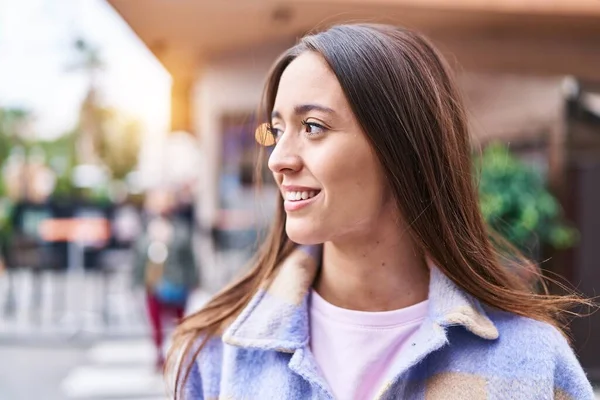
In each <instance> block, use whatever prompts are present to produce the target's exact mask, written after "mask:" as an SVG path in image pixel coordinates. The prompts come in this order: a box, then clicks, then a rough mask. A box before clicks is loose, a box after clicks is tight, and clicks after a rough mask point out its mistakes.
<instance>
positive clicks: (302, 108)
mask: <svg viewBox="0 0 600 400" xmlns="http://www.w3.org/2000/svg"><path fill="white" fill-rule="evenodd" d="M310 111H321V112H324V113H326V114H335V111H334V110H333V109H332V108H329V107H325V106H321V105H318V104H299V105H297V106H295V107H294V114H296V115H304V114H307V113H308V112H310ZM271 118H280V119H281V118H282V117H281V114H280V113H279V112H278V111H273V112H272V113H271Z"/></svg>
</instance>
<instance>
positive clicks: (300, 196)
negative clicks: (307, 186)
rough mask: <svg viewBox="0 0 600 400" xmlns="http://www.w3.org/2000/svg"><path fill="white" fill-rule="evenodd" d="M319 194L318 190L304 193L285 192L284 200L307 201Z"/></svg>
mask: <svg viewBox="0 0 600 400" xmlns="http://www.w3.org/2000/svg"><path fill="white" fill-rule="evenodd" d="M320 192H321V191H320V190H310V191H304V192H286V193H285V199H286V200H287V201H302V200H308V199H312V198H313V197H315V196H316V195H318V194H319V193H320Z"/></svg>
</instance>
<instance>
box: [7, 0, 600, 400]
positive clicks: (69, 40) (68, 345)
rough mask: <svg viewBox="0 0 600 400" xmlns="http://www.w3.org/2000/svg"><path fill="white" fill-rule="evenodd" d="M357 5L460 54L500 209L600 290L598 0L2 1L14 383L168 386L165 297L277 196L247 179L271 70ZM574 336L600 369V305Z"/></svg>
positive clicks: (206, 290) (181, 307)
mask: <svg viewBox="0 0 600 400" xmlns="http://www.w3.org/2000/svg"><path fill="white" fill-rule="evenodd" d="M348 21H369V22H384V23H392V24H401V25H404V26H407V27H410V28H414V29H417V30H419V31H421V32H424V33H425V34H427V35H428V36H429V37H430V38H431V39H432V41H433V42H434V43H435V44H436V45H437V46H438V47H439V48H440V49H441V50H442V51H443V52H444V54H446V55H447V57H448V58H449V60H450V63H451V64H452V66H453V67H454V68H455V69H456V71H457V74H458V77H459V83H460V85H461V89H462V90H463V92H464V96H465V98H466V102H467V106H468V112H469V117H470V124H471V128H472V130H471V131H472V139H473V140H472V142H473V152H474V155H475V157H474V170H475V171H476V177H477V179H478V181H479V191H480V197H481V208H482V211H483V213H484V216H485V218H486V219H487V221H488V223H489V224H490V225H492V226H493V227H494V228H496V229H497V230H499V231H500V232H502V233H503V234H504V235H506V236H507V238H508V239H509V240H511V241H512V242H513V243H514V244H515V245H516V246H517V247H519V248H520V249H521V250H522V251H524V252H525V253H526V254H528V255H529V256H530V257H532V258H534V259H535V260H537V261H538V262H540V265H541V268H542V269H543V271H544V272H545V273H546V274H548V275H550V276H556V275H559V276H561V277H562V278H563V279H564V280H565V281H566V282H568V283H569V284H571V285H572V286H574V287H575V288H577V289H578V290H579V291H580V292H582V293H583V294H584V295H586V296H595V295H596V294H597V292H598V290H600V266H599V262H598V260H600V207H599V206H600V3H599V2H598V1H597V0H570V1H564V0H545V1H539V0H522V1H519V2H517V1H510V0H495V1H477V0H452V1H449V0H447V1H446V0H419V1H417V0H319V1H317V0H288V1H284V0H280V1H273V0H254V1H240V0H231V1H227V2H212V1H202V0H178V1H166V0H146V1H144V2H143V5H142V3H140V2H137V1H134V0H0V399H2V400H5V399H6V400H21V399H25V400H28V399H41V398H43V399H47V400H54V399H94V400H98V399H120V400H122V399H164V398H165V391H164V386H163V383H162V378H161V376H160V374H159V373H158V370H159V368H160V364H161V361H162V360H161V354H162V351H163V350H164V349H166V348H167V347H168V341H169V340H168V333H169V331H170V329H172V324H169V323H168V322H169V318H168V317H169V316H175V317H177V316H181V315H183V314H186V313H190V312H193V311H194V310H196V309H198V308H199V307H201V306H202V304H203V302H204V301H206V299H207V297H209V296H210V295H211V294H212V293H214V292H215V291H216V290H218V289H220V288H221V287H223V285H225V284H226V283H227V282H229V281H230V280H231V279H232V277H233V276H234V275H235V274H236V273H237V272H238V271H239V270H240V269H241V268H243V266H244V264H245V262H246V261H247V260H248V259H249V258H250V257H251V256H252V254H253V252H254V250H255V248H256V243H257V242H258V241H259V240H260V237H261V234H262V232H264V230H265V228H266V226H268V223H269V219H270V216H271V215H272V210H273V207H274V204H275V202H274V201H275V198H276V189H275V187H274V185H273V183H272V181H271V180H269V178H270V177H269V174H268V173H267V171H265V172H264V176H265V178H266V180H265V185H264V187H263V188H262V190H261V191H260V192H256V191H255V190H254V188H253V179H252V173H253V171H254V165H255V159H256V156H257V146H256V142H255V140H254V128H255V125H254V123H253V115H254V111H255V109H256V106H257V104H258V100H259V97H260V94H261V90H262V84H263V80H264V78H265V75H266V73H267V71H268V68H269V66H270V65H271V63H272V62H273V61H274V60H275V58H276V57H277V55H278V54H279V53H280V52H281V51H283V50H284V49H286V48H287V47H289V46H291V45H292V44H293V43H294V41H295V40H296V38H298V37H300V36H302V35H303V34H305V33H307V32H310V31H312V30H314V29H319V28H324V27H327V26H328V25H331V24H333V23H337V22H348ZM172 255H175V257H173V256H172ZM161 276H170V277H172V278H173V277H174V278H173V279H171V283H173V282H175V283H174V284H171V285H170V286H168V285H167V287H165V285H162V286H160V283H161V282H162V281H161V280H160V277H161ZM157 282H158V283H157ZM163 283H164V282H163ZM150 284H153V285H159V286H160V287H161V291H160V292H157V293H161V294H160V296H158V295H157V296H154V295H148V293H147V291H146V289H145V288H146V287H148V285H150ZM553 289H554V290H558V289H557V288H553ZM185 298H187V301H185V300H182V299H185ZM163 317H164V318H163ZM171 320H173V319H172V318H171ZM163 331H165V335H161V334H160V332H163ZM572 337H573V342H574V346H575V348H576V350H577V352H578V355H579V357H580V360H581V362H582V364H583V366H584V368H585V369H586V371H587V373H588V375H589V377H590V378H591V379H592V380H594V381H595V382H597V383H600V315H598V314H593V315H590V316H588V317H586V318H583V319H581V320H578V321H576V322H574V323H573V324H572ZM161 349H162V350H161Z"/></svg>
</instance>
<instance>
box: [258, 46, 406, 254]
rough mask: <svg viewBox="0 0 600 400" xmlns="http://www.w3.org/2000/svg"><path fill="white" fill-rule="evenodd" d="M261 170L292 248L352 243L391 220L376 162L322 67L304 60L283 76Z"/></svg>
mask: <svg viewBox="0 0 600 400" xmlns="http://www.w3.org/2000/svg"><path fill="white" fill-rule="evenodd" d="M271 129H272V133H273V134H274V135H275V136H276V145H275V148H274V150H273V152H272V154H271V156H270V158H269V168H270V169H271V171H273V175H274V176H275V180H276V182H277V183H278V185H279V188H280V191H281V195H282V197H283V199H284V206H285V210H286V213H287V222H286V231H287V234H288V236H289V237H290V239H291V240H292V241H294V242H296V243H300V244H316V243H324V242H327V241H339V240H346V239H350V240H351V239H360V238H363V237H364V236H365V235H369V234H370V233H371V232H373V231H374V230H375V229H377V227H378V226H379V224H381V223H389V222H390V219H392V220H393V219H394V215H395V213H394V210H395V207H394V206H393V201H392V199H391V196H390V195H389V191H388V189H387V185H386V184H385V181H384V177H383V173H382V169H381V166H380V164H379V161H378V159H377V157H376V155H375V153H374V151H373V150H372V149H371V146H370V145H369V142H368V141H367V137H366V135H365V133H364V132H363V131H362V129H361V127H360V126H359V124H358V122H357V120H356V117H355V116H354V114H353V113H352V110H351V109H350V105H349V104H348V101H347V100H346V98H345V96H344V94H343V92H342V88H341V86H340V84H339V82H338V80H337V79H336V77H335V75H334V74H333V72H332V71H331V70H330V69H329V67H328V66H327V64H326V62H325V60H324V59H323V58H322V57H321V56H319V55H318V54H316V53H314V52H306V53H303V54H302V55H300V56H299V57H298V58H296V59H295V60H294V61H292V63H291V64H290V65H289V66H288V67H287V68H286V69H285V71H284V72H283V75H282V76H281V80H280V83H279V88H278V90H277V97H276V99H275V105H274V107H273V114H272V121H271Z"/></svg>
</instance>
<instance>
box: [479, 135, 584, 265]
mask: <svg viewBox="0 0 600 400" xmlns="http://www.w3.org/2000/svg"><path fill="white" fill-rule="evenodd" d="M475 163H476V164H475V165H476V166H480V170H479V171H477V173H476V176H477V178H478V181H479V198H480V206H481V211H482V213H483V216H484V218H485V220H486V222H487V223H488V225H489V226H490V227H491V228H493V229H494V230H495V231H497V232H499V233H501V234H502V235H503V236H504V237H506V239H508V240H509V241H510V242H511V243H512V244H514V245H515V246H517V247H518V248H519V249H520V250H522V251H523V252H525V253H526V254H530V255H531V251H532V249H534V248H535V247H537V246H539V245H541V244H546V245H550V246H552V247H554V248H558V249H564V248H568V247H571V246H573V245H574V244H575V243H576V242H577V238H578V233H577V231H576V230H575V229H574V228H573V227H571V226H570V225H569V224H568V223H567V222H566V221H565V220H564V218H563V217H562V210H561V207H560V205H559V203H558V201H557V200H556V198H555V197H554V196H553V195H552V194H551V193H550V192H549V191H548V189H547V188H546V186H545V182H544V178H543V176H542V174H540V173H539V172H538V171H537V170H536V169H535V168H533V166H529V165H527V164H525V163H524V162H522V161H520V160H519V159H517V158H516V157H515V156H514V155H512V154H511V153H510V151H509V149H508V147H507V146H505V145H502V144H499V143H496V144H492V145H490V146H488V147H487V148H486V149H485V150H484V151H483V154H482V155H481V157H477V158H476V160H475ZM476 169H477V168H476Z"/></svg>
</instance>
